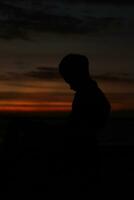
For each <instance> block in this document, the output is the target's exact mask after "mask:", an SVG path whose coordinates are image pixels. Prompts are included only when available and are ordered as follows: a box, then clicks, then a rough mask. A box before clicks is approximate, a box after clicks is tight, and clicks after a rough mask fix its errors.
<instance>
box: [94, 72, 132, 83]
mask: <svg viewBox="0 0 134 200" xmlns="http://www.w3.org/2000/svg"><path fill="white" fill-rule="evenodd" d="M94 78H95V79H97V80H103V81H104V80H105V81H118V82H119V81H123V82H124V81H126V82H134V74H131V75H130V74H128V73H105V74H100V75H96V76H94Z"/></svg>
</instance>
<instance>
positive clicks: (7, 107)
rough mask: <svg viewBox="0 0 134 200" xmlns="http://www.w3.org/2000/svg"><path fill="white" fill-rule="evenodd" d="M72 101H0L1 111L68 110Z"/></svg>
mask: <svg viewBox="0 0 134 200" xmlns="http://www.w3.org/2000/svg"><path fill="white" fill-rule="evenodd" d="M70 110H71V102H33V101H0V112H55V111H62V112H67V111H70Z"/></svg>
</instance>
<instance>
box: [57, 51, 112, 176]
mask: <svg viewBox="0 0 134 200" xmlns="http://www.w3.org/2000/svg"><path fill="white" fill-rule="evenodd" d="M59 72H60V74H61V75H62V77H63V78H64V80H65V81H66V82H67V83H68V84H69V85H70V88H71V89H72V90H74V91H75V96H74V100H73V103H72V112H71V116H70V127H71V129H70V130H71V131H70V132H71V133H70V134H71V135H72V137H71V138H70V142H69V145H70V143H71V145H70V146H72V148H70V151H71V154H70V155H72V157H73V158H72V162H74V164H72V166H75V167H74V168H75V173H76V171H77V169H78V173H79V175H80V174H81V175H82V176H83V175H84V174H85V175H84V176H87V175H88V172H87V171H88V170H89V165H90V166H91V163H92V162H94V161H93V159H91V157H92V158H93V157H95V145H96V132H97V131H99V130H100V129H102V128H103V127H104V126H105V124H106V121H107V119H108V117H109V114H110V110H111V107H110V104H109V101H108V100H107V98H106V97H105V95H104V93H103V92H102V91H101V89H100V88H99V87H98V85H97V83H96V82H95V81H94V80H93V79H92V78H91V76H90V73H89V61H88V58H87V57H86V56H84V55H79V54H69V55H67V56H65V57H64V58H63V59H62V61H61V62H60V64H59ZM93 166H94V165H93ZM76 168H77V169H76Z"/></svg>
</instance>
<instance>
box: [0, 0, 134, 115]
mask: <svg viewBox="0 0 134 200" xmlns="http://www.w3.org/2000/svg"><path fill="white" fill-rule="evenodd" d="M92 2H93V1H92ZM115 2H116V3H114V2H112V1H111V2H109V3H105V2H103V3H101V4H100V3H97V1H96V3H91V1H90V3H89V1H86V0H77V1H75V0H71V1H70V0H55V1H54V0H38V1H37V0H1V1H0V27H1V28H0V111H40V112H41V111H43V112H44V111H54V110H59V111H65V110H70V108H71V101H72V98H73V91H71V90H70V88H69V86H68V85H67V84H66V83H64V81H63V80H62V79H61V77H60V75H59V73H58V64H59V62H60V61H61V59H62V58H63V57H64V56H65V55H66V54H68V53H80V54H84V55H86V56H87V57H88V58H89V60H90V66H89V67H90V72H91V75H92V76H93V77H94V79H95V80H96V81H97V82H98V85H99V86H100V87H101V88H102V89H103V91H104V92H105V94H106V95H107V96H108V98H109V100H110V102H111V104H112V107H113V110H134V4H131V3H117V1H115ZM127 2H128V1H127Z"/></svg>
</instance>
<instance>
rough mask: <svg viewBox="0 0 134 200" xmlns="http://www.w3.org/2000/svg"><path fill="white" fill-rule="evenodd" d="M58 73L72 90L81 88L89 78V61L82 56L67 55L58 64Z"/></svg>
mask: <svg viewBox="0 0 134 200" xmlns="http://www.w3.org/2000/svg"><path fill="white" fill-rule="evenodd" d="M59 72H60V74H61V75H62V77H63V78H64V80H65V81H66V82H67V83H68V84H69V85H70V86H71V88H72V89H73V90H77V89H78V88H80V87H81V86H83V85H84V84H85V83H86V82H87V80H89V79H90V76H89V61H88V58H87V57H86V56H84V55H79V54H68V55H67V56H65V57H64V58H63V59H62V60H61V62H60V64H59Z"/></svg>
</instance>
